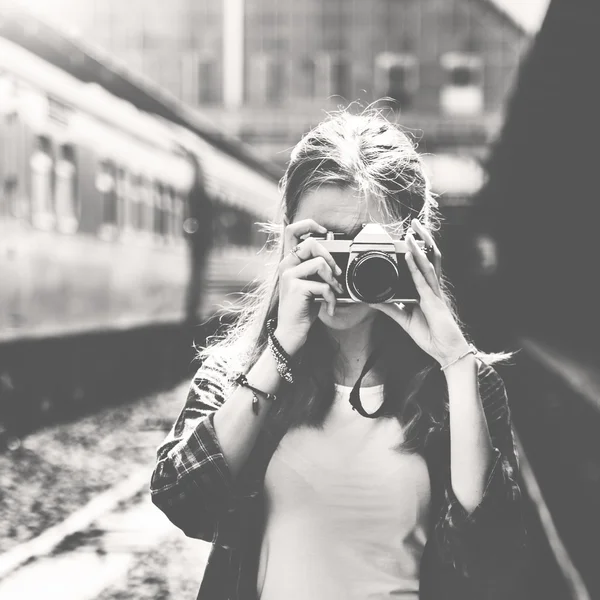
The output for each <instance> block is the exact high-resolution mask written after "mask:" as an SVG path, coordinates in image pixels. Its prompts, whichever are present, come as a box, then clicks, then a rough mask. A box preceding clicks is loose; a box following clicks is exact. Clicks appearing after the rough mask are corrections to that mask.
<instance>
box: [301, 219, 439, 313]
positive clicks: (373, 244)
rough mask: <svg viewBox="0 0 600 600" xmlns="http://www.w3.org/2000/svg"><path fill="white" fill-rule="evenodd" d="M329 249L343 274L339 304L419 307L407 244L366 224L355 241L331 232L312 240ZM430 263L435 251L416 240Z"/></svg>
mask: <svg viewBox="0 0 600 600" xmlns="http://www.w3.org/2000/svg"><path fill="white" fill-rule="evenodd" d="M312 237H314V238H315V239H316V240H318V241H319V243H320V244H321V245H322V246H323V247H324V248H326V249H327V250H328V251H329V252H330V254H331V256H332V257H333V259H334V260H335V262H336V263H337V265H338V266H339V267H340V269H341V270H342V274H341V275H340V276H339V277H337V280H338V281H339V282H340V284H341V285H342V287H343V288H344V292H343V293H342V294H337V295H336V296H337V302H338V303H340V304H348V303H354V302H363V303H368V304H379V303H382V302H403V303H405V304H408V303H417V302H418V301H419V294H418V293H417V289H416V287H415V284H414V281H413V279H412V275H411V273H410V270H409V268H408V265H407V264H406V260H405V254H406V253H407V252H408V251H409V248H408V243H407V242H406V241H404V240H397V239H394V238H392V237H391V236H390V235H389V233H388V232H387V231H386V230H385V229H384V228H383V227H382V226H381V225H379V224H377V223H367V224H364V225H363V226H362V229H361V231H360V232H359V233H358V234H357V235H356V237H355V238H354V239H349V238H348V236H347V235H345V234H342V233H335V232H331V231H328V232H327V233H326V234H325V236H322V237H321V236H312ZM417 245H418V246H419V247H420V248H422V249H423V250H424V251H425V253H426V255H427V258H428V259H429V260H431V258H432V253H433V252H432V249H431V248H426V246H425V243H424V242H423V241H421V240H417Z"/></svg>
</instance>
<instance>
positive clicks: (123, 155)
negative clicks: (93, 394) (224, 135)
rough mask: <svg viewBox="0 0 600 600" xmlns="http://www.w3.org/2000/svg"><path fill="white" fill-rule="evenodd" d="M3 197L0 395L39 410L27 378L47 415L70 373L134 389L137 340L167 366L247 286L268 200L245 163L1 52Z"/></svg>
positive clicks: (265, 180) (0, 410)
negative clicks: (89, 369)
mask: <svg viewBox="0 0 600 600" xmlns="http://www.w3.org/2000/svg"><path fill="white" fill-rule="evenodd" d="M238 154H239V153H238ZM0 191H1V196H0V282H1V284H0V392H6V390H7V389H8V390H9V391H11V392H12V391H14V390H15V389H17V390H19V389H24V390H25V392H24V394H25V395H26V396H27V397H28V398H33V397H34V396H37V395H39V394H38V392H37V391H34V389H33V387H35V386H34V383H33V380H32V378H31V375H30V373H31V365H32V363H35V364H36V368H37V369H38V373H39V372H40V369H42V370H43V377H42V379H43V380H44V384H43V385H41V386H38V387H41V388H43V389H42V390H41V393H42V395H43V396H44V397H45V398H46V400H45V402H46V404H47V405H54V404H55V403H56V400H55V397H56V396H57V395H66V396H70V395H72V389H70V388H69V385H68V384H67V381H68V380H69V376H68V375H66V373H67V372H69V373H70V374H71V375H73V376H75V377H76V378H77V379H78V380H81V379H82V378H83V379H90V380H92V386H93V387H97V388H98V387H100V384H101V383H103V382H104V381H105V380H107V379H109V378H111V377H114V370H112V369H111V368H109V367H108V366H107V364H108V363H110V362H111V359H114V360H116V361H118V362H120V363H122V365H121V366H120V371H119V373H120V375H119V377H124V373H125V365H127V364H130V360H133V361H134V362H135V361H137V365H138V367H139V368H137V369H130V371H131V373H132V374H133V376H134V377H135V376H138V377H139V376H141V377H146V376H147V374H148V370H149V369H150V370H151V369H152V367H151V366H150V365H151V364H152V362H151V360H150V358H149V357H150V353H151V349H150V347H149V346H150V345H151V344H149V343H148V341H147V340H148V339H149V338H148V336H147V335H146V334H147V332H148V331H156V332H157V334H156V335H155V336H154V337H153V338H152V340H153V341H152V345H155V346H156V347H158V348H159V350H160V352H159V353H160V356H161V357H162V358H160V359H159V360H160V361H162V363H164V362H166V360H167V358H169V357H165V354H168V353H169V350H168V348H171V347H172V346H170V344H169V342H168V341H167V338H169V337H171V339H172V337H173V336H171V335H170V334H169V335H165V331H167V330H169V331H171V332H173V331H178V332H181V331H182V329H183V328H185V327H187V328H188V330H189V325H190V324H194V323H200V322H202V321H203V320H207V319H209V317H210V316H211V315H212V314H213V313H214V311H215V308H216V307H217V306H219V305H222V304H223V303H224V302H225V301H226V300H231V301H235V298H236V296H235V295H232V293H234V292H239V291H240V290H241V289H242V288H244V287H246V286H247V285H248V284H250V283H252V282H253V281H255V280H256V279H260V277H262V276H263V274H264V269H263V267H264V258H263V256H262V255H260V254H259V252H258V251H259V250H260V248H261V247H262V246H263V245H264V242H265V240H266V236H265V235H264V234H261V233H259V232H258V228H257V227H256V225H255V223H256V222H257V221H264V220H268V219H269V218H271V217H272V216H274V211H275V206H276V204H277V203H278V198H279V194H278V189H277V183H276V181H275V180H274V179H273V178H272V177H268V176H266V175H265V174H263V173H260V172H258V171H257V170H256V169H255V167H254V165H253V164H252V162H251V161H250V162H249V163H248V164H246V163H245V162H244V160H243V157H242V158H240V157H239V155H236V153H235V152H232V153H231V154H230V153H228V152H227V151H226V150H224V149H222V148H219V147H216V145H214V144H212V143H211V142H210V141H207V140H206V139H202V138H201V137H200V136H199V135H197V134H196V133H193V132H191V131H188V130H186V129H184V128H183V127H182V126H181V125H177V124H173V123H171V122H169V121H168V120H166V119H164V118H162V117H158V116H156V115H153V114H150V113H145V112H143V111H141V110H139V109H137V108H136V107H135V106H134V105H133V104H131V103H129V102H126V101H125V100H123V99H121V98H118V97H116V96H114V95H112V94H110V93H108V92H107V91H106V90H104V89H103V88H102V87H100V86H99V85H98V84H96V83H85V82H83V81H81V80H79V79H77V78H76V77H73V76H72V75H70V74H68V73H66V72H65V71H63V70H61V69H59V68H57V67H56V66H54V65H52V64H50V63H49V62H48V61H46V60H44V59H43V58H42V57H40V56H39V55H36V54H34V53H32V52H30V51H28V50H26V49H25V48H23V47H21V46H19V45H18V44H15V43H13V42H11V41H8V40H7V39H5V38H2V37H0ZM207 256H208V261H206V257H207ZM134 337H135V339H136V340H137V342H136V344H133V345H131V344H129V343H128V342H129V341H130V340H131V339H133V338H134ZM188 337H189V336H188ZM67 340H69V341H70V343H67ZM100 340H102V342H101V343H100ZM106 340H110V343H108V344H107V343H106ZM180 341H181V340H180ZM188 347H189V346H188ZM83 354H85V355H86V356H87V358H86V361H87V362H89V363H92V364H93V365H94V369H95V371H96V374H95V376H94V377H87V375H85V373H86V366H85V365H82V364H81V360H83V359H82V358H81V356H82V355H83ZM172 354H173V357H171V358H172V360H175V358H174V356H175V353H172ZM140 356H142V357H143V358H140ZM50 381H52V383H50ZM79 386H80V382H78V383H77V387H79ZM53 389H54V390H55V391H52V390H53ZM13 396H14V394H13ZM48 397H51V399H50V400H48ZM3 402H4V400H3V401H2V402H0V429H1V424H2V421H3V414H5V415H6V414H7V413H9V412H10V411H8V410H7V408H6V405H3ZM36 402H37V401H33V403H34V404H36ZM30 404H31V402H30ZM42 404H43V402H42ZM13 412H14V411H13Z"/></svg>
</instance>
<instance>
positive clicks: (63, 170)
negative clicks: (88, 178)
mask: <svg viewBox="0 0 600 600" xmlns="http://www.w3.org/2000/svg"><path fill="white" fill-rule="evenodd" d="M55 177H56V193H55V196H56V216H57V224H58V229H59V230H60V231H62V232H64V233H74V232H75V231H77V226H78V224H79V216H80V215H79V213H80V206H79V198H78V195H77V164H76V162H75V150H74V148H73V146H69V145H65V146H61V148H60V158H59V159H58V161H57V162H56V167H55Z"/></svg>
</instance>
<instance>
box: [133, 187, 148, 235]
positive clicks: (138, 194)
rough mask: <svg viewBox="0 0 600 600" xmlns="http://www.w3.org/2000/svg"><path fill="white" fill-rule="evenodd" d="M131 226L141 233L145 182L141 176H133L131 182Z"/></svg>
mask: <svg viewBox="0 0 600 600" xmlns="http://www.w3.org/2000/svg"><path fill="white" fill-rule="evenodd" d="M132 184H133V185H132V189H131V191H132V194H131V206H132V224H133V228H134V229H135V230H137V231H141V230H142V228H143V227H144V208H145V206H146V194H147V187H146V180H145V179H144V178H143V177H141V176H134V177H133V181H132Z"/></svg>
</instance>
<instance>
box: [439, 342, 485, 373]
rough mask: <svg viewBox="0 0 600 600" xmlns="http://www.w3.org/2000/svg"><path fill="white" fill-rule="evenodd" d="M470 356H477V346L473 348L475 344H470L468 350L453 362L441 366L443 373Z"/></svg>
mask: <svg viewBox="0 0 600 600" xmlns="http://www.w3.org/2000/svg"><path fill="white" fill-rule="evenodd" d="M469 354H477V348H475V346H473V344H469V349H468V350H466V351H465V352H463V353H462V354H461V355H460V356H458V357H457V358H455V359H454V360H453V361H450V362H449V363H448V364H447V365H444V366H443V367H442V366H440V369H441V370H442V371H445V370H446V369H447V368H448V367H451V366H452V365H453V364H455V363H457V362H458V361H459V360H462V359H463V358H464V357H465V356H469Z"/></svg>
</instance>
